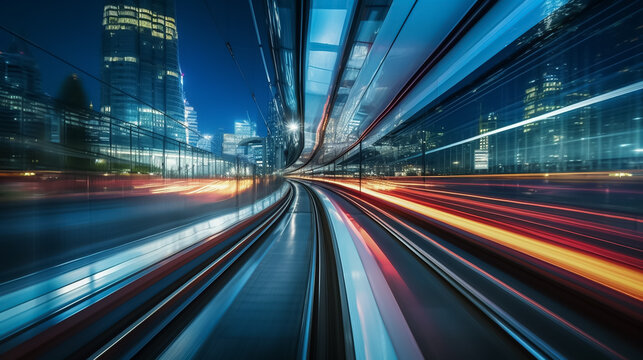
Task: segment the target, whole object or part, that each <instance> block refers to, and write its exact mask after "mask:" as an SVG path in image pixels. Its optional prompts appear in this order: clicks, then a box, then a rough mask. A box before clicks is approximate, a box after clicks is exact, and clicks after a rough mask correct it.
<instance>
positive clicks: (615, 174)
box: [610, 172, 632, 177]
mask: <svg viewBox="0 0 643 360" xmlns="http://www.w3.org/2000/svg"><path fill="white" fill-rule="evenodd" d="M610 176H616V177H624V176H632V174H631V173H625V172H618V173H611V174H610Z"/></svg>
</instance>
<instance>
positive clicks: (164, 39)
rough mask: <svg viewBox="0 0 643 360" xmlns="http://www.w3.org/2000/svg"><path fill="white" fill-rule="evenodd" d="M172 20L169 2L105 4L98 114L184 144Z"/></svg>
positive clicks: (122, 0) (111, 1) (144, 0)
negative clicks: (102, 82)
mask: <svg viewBox="0 0 643 360" xmlns="http://www.w3.org/2000/svg"><path fill="white" fill-rule="evenodd" d="M174 14H175V4H174V1H173V0H139V1H131V0H106V1H105V7H104V9H103V67H102V77H103V80H104V81H105V82H106V83H108V84H109V86H103V88H102V94H101V110H102V112H103V113H106V114H109V115H110V116H112V117H114V118H117V119H119V120H121V121H126V122H129V123H132V124H136V125H138V126H140V127H141V128H144V129H148V130H152V131H154V132H155V133H158V134H164V135H166V136H168V137H170V138H174V139H176V140H179V141H182V142H185V141H186V140H187V139H186V132H185V125H184V123H183V122H184V119H185V110H184V103H183V91H182V86H181V70H180V67H179V53H178V33H177V29H176V21H175V15H174ZM166 115H167V116H166Z"/></svg>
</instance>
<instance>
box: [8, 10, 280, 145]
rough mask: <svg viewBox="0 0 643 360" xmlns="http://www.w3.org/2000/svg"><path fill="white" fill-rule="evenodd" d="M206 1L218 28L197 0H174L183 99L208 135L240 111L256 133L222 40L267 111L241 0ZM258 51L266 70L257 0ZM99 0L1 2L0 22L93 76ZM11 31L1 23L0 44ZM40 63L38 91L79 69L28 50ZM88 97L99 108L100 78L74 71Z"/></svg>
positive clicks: (53, 88)
mask: <svg viewBox="0 0 643 360" xmlns="http://www.w3.org/2000/svg"><path fill="white" fill-rule="evenodd" d="M207 1H209V4H210V7H211V9H212V10H213V11H214V13H215V18H216V22H217V27H218V31H217V28H215V23H214V21H213V20H212V18H211V17H210V15H209V13H208V11H207V9H206V6H205V4H204V3H203V0H178V1H177V28H178V32H179V60H180V63H181V69H182V71H183V73H184V74H185V78H184V88H185V93H186V97H187V99H188V101H189V102H190V104H191V105H193V106H194V107H195V109H196V110H197V112H198V118H199V130H200V131H201V132H202V133H204V134H213V133H214V132H215V131H216V130H217V129H219V128H222V129H223V130H224V131H226V132H232V129H233V126H232V123H233V121H234V120H237V119H242V118H246V117H247V115H246V114H247V113H249V115H250V118H251V119H252V120H254V121H256V122H257V125H258V130H259V134H260V135H265V127H264V125H263V120H262V119H261V117H260V115H259V112H258V111H257V108H256V106H255V104H254V103H253V101H252V98H251V97H250V91H249V90H248V87H247V86H246V84H245V83H244V82H243V80H242V78H241V75H240V74H239V71H238V70H237V68H236V66H235V64H234V62H233V61H232V59H231V57H230V55H229V53H228V51H227V49H226V46H225V41H228V42H230V44H231V45H232V49H233V51H234V53H235V56H236V58H237V59H238V61H239V63H240V65H241V68H242V70H243V72H244V73H245V75H246V78H247V79H248V82H249V86H250V87H251V89H252V91H254V93H255V95H256V97H257V101H258V103H259V105H260V106H261V111H263V113H264V115H267V112H268V110H267V104H268V101H269V99H270V90H269V88H268V85H267V80H266V76H265V72H264V69H263V64H262V62H261V57H260V53H259V48H258V46H257V40H256V35H255V31H254V27H253V24H252V17H251V14H250V7H249V5H248V2H247V1H243V0H238V1H219V0H207ZM253 5H254V7H255V13H256V15H257V23H258V25H259V27H260V32H261V37H262V42H263V45H264V52H265V56H266V60H267V61H268V66H269V69H270V71H271V75H270V76H271V78H272V77H273V71H272V64H271V62H270V61H271V60H270V59H271V56H270V53H269V49H268V34H267V25H266V22H267V21H266V18H265V4H264V2H263V1H256V0H255V1H253ZM102 8H103V2H102V1H100V0H89V1H88V0H69V1H51V0H21V1H11V2H9V1H7V2H4V3H3V4H2V11H1V12H0V23H1V24H2V25H3V26H5V27H8V28H9V29H11V30H13V31H15V32H17V33H19V34H21V35H22V36H24V37H26V38H28V39H29V40H31V41H33V42H35V43H36V44H38V45H40V46H42V47H43V48H46V49H47V50H49V51H51V52H53V53H54V54H56V55H58V56H60V57H62V58H63V59H65V60H67V61H69V62H70V63H72V64H74V65H75V66H78V67H80V68H82V69H83V70H85V71H87V72H89V73H91V74H93V75H94V76H96V77H98V78H100V68H101V32H102V25H101V22H102V12H103V9H102ZM10 40H11V37H10V36H9V35H8V34H7V33H5V32H4V31H2V30H0V51H2V50H4V49H6V48H7V47H8V45H9V42H10ZM32 53H33V55H34V57H35V58H36V61H37V62H38V64H39V66H40V70H41V73H42V77H43V87H44V90H45V92H47V93H48V94H50V95H53V96H55V95H56V94H57V93H58V90H59V88H60V85H61V84H62V81H63V79H64V78H65V77H66V76H68V75H69V74H70V73H77V72H78V71H76V70H74V69H72V68H71V67H69V66H67V65H65V64H63V63H61V62H59V61H57V60H54V59H53V58H51V57H50V56H48V55H46V54H45V53H43V52H41V51H39V50H37V49H32ZM81 79H82V80H83V85H84V86H85V88H86V90H87V93H88V94H89V97H90V99H91V100H92V102H93V103H94V105H95V108H98V105H99V104H100V86H99V83H98V82H97V81H95V80H93V79H91V78H89V77H87V76H83V75H81Z"/></svg>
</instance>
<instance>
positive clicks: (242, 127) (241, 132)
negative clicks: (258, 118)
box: [222, 119, 257, 156]
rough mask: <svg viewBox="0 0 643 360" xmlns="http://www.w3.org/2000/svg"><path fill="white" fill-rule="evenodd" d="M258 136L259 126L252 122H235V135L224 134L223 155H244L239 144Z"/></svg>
mask: <svg viewBox="0 0 643 360" xmlns="http://www.w3.org/2000/svg"><path fill="white" fill-rule="evenodd" d="M256 136H257V124H256V123H253V122H251V121H250V120H246V119H244V120H237V121H235V122H234V133H233V134H223V143H222V153H223V155H231V156H237V155H243V152H240V150H239V144H240V143H241V142H242V141H244V140H246V139H248V138H253V137H256Z"/></svg>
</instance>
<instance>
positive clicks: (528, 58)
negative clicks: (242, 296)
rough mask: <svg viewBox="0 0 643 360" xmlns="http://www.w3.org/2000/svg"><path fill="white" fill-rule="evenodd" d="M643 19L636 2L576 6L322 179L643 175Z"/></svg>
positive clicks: (329, 168) (326, 170)
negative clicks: (604, 172) (642, 171)
mask: <svg viewBox="0 0 643 360" xmlns="http://www.w3.org/2000/svg"><path fill="white" fill-rule="evenodd" d="M642 18H643V10H642V9H641V8H640V6H638V5H637V4H634V3H629V2H615V3H611V2H607V3H594V2H589V3H586V2H570V3H569V4H567V5H566V6H563V7H561V8H560V9H559V10H557V11H555V12H553V13H552V14H551V15H550V16H548V17H547V18H545V19H544V20H543V21H541V22H540V23H539V24H538V25H537V26H535V27H533V28H532V29H530V30H529V31H528V32H526V33H525V34H523V35H522V36H521V37H519V38H518V39H517V40H516V41H514V42H513V43H512V44H511V45H509V46H507V47H506V48H505V49H503V50H502V51H500V52H499V53H498V54H496V55H495V56H494V57H492V58H491V59H490V60H488V61H487V62H486V63H485V64H484V65H483V66H481V67H479V68H478V69H477V70H476V71H474V72H472V73H471V74H470V75H469V76H467V77H466V78H464V79H463V80H462V81H460V82H459V83H458V84H457V85H456V86H454V87H452V88H450V89H449V90H448V91H446V92H444V93H443V94H442V95H441V96H440V97H439V98H437V99H436V100H435V101H433V102H431V103H430V104H429V105H428V106H426V107H424V108H423V109H421V110H420V111H419V112H417V113H416V114H415V115H414V116H413V117H412V118H411V119H410V120H409V121H406V122H404V123H402V124H401V125H399V126H397V127H394V128H393V130H392V131H390V132H389V133H387V134H386V135H385V136H382V137H380V138H379V139H375V140H373V139H368V138H367V139H366V140H365V141H364V143H363V144H359V145H357V146H355V147H354V148H353V149H351V150H350V151H348V152H347V153H346V154H344V155H343V156H342V157H340V158H338V159H337V160H335V161H334V162H331V163H329V164H327V165H324V166H320V167H317V168H315V169H314V170H313V171H312V172H314V173H316V174H335V175H346V176H359V175H360V174H361V175H362V176H415V175H457V174H502V173H549V172H584V171H602V170H615V169H619V170H628V169H640V168H641V167H642V166H643V142H642V140H643V131H642V124H641V123H642V114H641V113H642V111H643V107H642V105H643V104H642V102H641V90H642V89H643V69H642V68H641V63H642V62H641V40H640V39H641V35H642V34H641V30H642V26H641V25H642V22H641V19H642Z"/></svg>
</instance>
